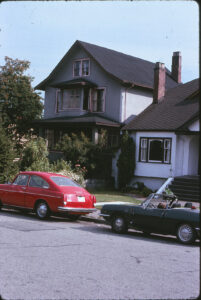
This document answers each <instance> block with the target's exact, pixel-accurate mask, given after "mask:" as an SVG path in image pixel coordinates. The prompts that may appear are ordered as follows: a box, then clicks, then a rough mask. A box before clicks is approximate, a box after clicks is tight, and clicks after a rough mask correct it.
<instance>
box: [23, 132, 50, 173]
mask: <svg viewBox="0 0 201 300" xmlns="http://www.w3.org/2000/svg"><path fill="white" fill-rule="evenodd" d="M48 154H49V153H48V150H47V146H46V142H45V140H44V139H43V138H41V137H39V138H35V139H31V140H30V141H28V142H27V143H26V145H25V147H24V149H23V150H22V158H21V160H20V170H22V171H25V170H34V171H45V172H48V171H49V160H48Z"/></svg>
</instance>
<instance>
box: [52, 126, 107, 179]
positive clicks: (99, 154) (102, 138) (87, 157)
mask: <svg viewBox="0 0 201 300" xmlns="http://www.w3.org/2000/svg"><path fill="white" fill-rule="evenodd" d="M56 148H57V150H60V151H62V152H63V154H64V158H65V160H66V161H68V162H71V164H72V167H73V168H75V169H76V168H81V169H82V170H83V172H84V173H85V177H86V178H105V179H106V177H110V176H111V172H110V168H109V165H111V159H112V157H111V149H108V147H107V135H106V132H105V131H104V130H102V131H101V133H100V135H99V143H98V144H94V143H93V142H91V141H90V140H89V139H88V138H87V137H86V135H85V134H84V133H83V132H81V134H75V133H72V134H71V135H68V134H66V135H64V136H63V138H62V140H61V141H60V143H58V145H57V147H56Z"/></svg>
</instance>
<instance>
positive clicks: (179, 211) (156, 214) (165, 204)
mask: <svg viewBox="0 0 201 300" xmlns="http://www.w3.org/2000/svg"><path fill="white" fill-rule="evenodd" d="M100 215H101V216H102V217H103V218H104V219H105V220H106V221H107V222H109V223H110V224H111V226H112V229H113V231H114V232H116V233H125V232H127V230H128V228H135V229H137V230H141V231H143V232H144V233H146V234H150V233H159V234H166V235H175V236H176V237H177V239H178V240H179V241H180V242H181V243H183V244H190V243H193V242H194V241H195V240H196V239H199V238H200V224H199V221H200V210H199V209H196V208H195V207H194V206H193V205H192V203H191V202H187V203H186V204H185V205H184V207H181V204H180V203H179V202H178V200H177V198H176V196H171V195H164V194H150V195H149V196H148V198H147V199H146V200H144V201H143V202H142V203H141V204H140V205H134V204H106V205H104V206H103V207H102V209H101V213H100Z"/></svg>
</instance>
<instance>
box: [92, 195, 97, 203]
mask: <svg viewBox="0 0 201 300" xmlns="http://www.w3.org/2000/svg"><path fill="white" fill-rule="evenodd" d="M92 201H93V203H96V197H95V196H94V195H92Z"/></svg>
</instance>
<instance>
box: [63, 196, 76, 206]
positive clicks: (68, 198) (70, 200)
mask: <svg viewBox="0 0 201 300" xmlns="http://www.w3.org/2000/svg"><path fill="white" fill-rule="evenodd" d="M72 196H74V195H69V194H68V195H65V196H64V202H73V200H72ZM64 204H65V203H64Z"/></svg>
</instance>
